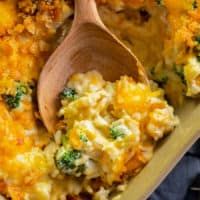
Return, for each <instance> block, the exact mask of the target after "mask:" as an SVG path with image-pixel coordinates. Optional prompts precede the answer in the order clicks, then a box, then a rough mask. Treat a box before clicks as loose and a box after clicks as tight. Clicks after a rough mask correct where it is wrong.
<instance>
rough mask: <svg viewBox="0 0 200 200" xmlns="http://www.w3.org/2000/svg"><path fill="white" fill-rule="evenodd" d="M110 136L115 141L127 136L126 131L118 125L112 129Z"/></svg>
mask: <svg viewBox="0 0 200 200" xmlns="http://www.w3.org/2000/svg"><path fill="white" fill-rule="evenodd" d="M110 135H111V137H112V138H113V139H115V140H116V139H118V138H123V137H124V136H125V133H124V130H123V129H122V128H121V127H120V126H117V125H113V126H112V127H111V128H110Z"/></svg>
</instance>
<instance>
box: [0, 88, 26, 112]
mask: <svg viewBox="0 0 200 200" xmlns="http://www.w3.org/2000/svg"><path fill="white" fill-rule="evenodd" d="M26 93H27V87H26V86H25V85H22V84H20V85H18V86H17V89H16V93H15V95H10V94H3V95H2V96H3V98H4V100H5V102H6V104H7V105H8V106H9V108H11V109H14V108H17V107H19V105H20V101H21V99H22V97H23V95H25V94H26Z"/></svg>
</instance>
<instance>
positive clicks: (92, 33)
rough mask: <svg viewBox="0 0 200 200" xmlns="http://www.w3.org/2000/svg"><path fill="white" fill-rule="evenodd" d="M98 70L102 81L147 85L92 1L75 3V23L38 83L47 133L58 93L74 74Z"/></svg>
mask: <svg viewBox="0 0 200 200" xmlns="http://www.w3.org/2000/svg"><path fill="white" fill-rule="evenodd" d="M92 69H96V70H98V71H99V72H100V73H101V74H102V75H103V77H104V79H105V80H109V81H115V80H117V79H119V78H120V76H121V75H125V74H126V75H129V76H132V77H133V78H134V79H135V80H136V81H141V82H143V83H146V84H148V78H147V75H146V74H145V71H144V68H143V67H142V65H141V64H140V62H139V61H138V59H137V58H136V56H135V55H133V53H131V51H130V50H129V49H128V48H126V47H125V46H124V45H123V44H122V43H121V42H120V41H119V40H118V39H117V38H116V37H115V36H114V35H113V34H111V33H110V32H109V31H108V29H107V28H106V27H105V26H104V24H103V23H102V21H101V19H100V17H99V15H98V11H97V7H96V3H95V0H75V19H74V22H73V25H72V28H71V31H70V32H69V34H68V36H67V37H66V38H65V39H64V41H63V42H62V44H61V45H60V46H59V47H58V48H57V49H56V51H55V52H54V53H53V54H52V56H51V57H50V58H49V60H48V62H47V63H46V65H45V66H44V68H43V70H42V72H41V75H40V79H39V83H38V104H39V111H40V114H41V117H42V120H43V122H44V124H45V126H46V128H47V129H48V131H49V132H54V131H55V129H56V128H55V125H56V123H57V120H58V119H57V112H58V109H59V106H60V104H59V98H58V96H59V93H60V92H61V91H62V90H63V88H64V86H65V85H66V82H67V80H68V78H69V77H70V76H71V75H72V74H73V73H78V72H86V71H89V70H92Z"/></svg>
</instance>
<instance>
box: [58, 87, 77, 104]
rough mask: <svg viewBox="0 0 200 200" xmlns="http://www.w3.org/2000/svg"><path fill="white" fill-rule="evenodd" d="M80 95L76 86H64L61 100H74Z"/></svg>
mask: <svg viewBox="0 0 200 200" xmlns="http://www.w3.org/2000/svg"><path fill="white" fill-rule="evenodd" d="M77 97H78V93H77V92H76V90H75V89H74V88H64V90H63V91H62V92H61V93H60V98H61V100H65V99H67V100H69V101H73V100H75V99H76V98H77Z"/></svg>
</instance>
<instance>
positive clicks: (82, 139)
mask: <svg viewBox="0 0 200 200" xmlns="http://www.w3.org/2000/svg"><path fill="white" fill-rule="evenodd" d="M80 140H81V141H82V142H84V143H87V142H88V138H87V136H86V135H83V134H80Z"/></svg>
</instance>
